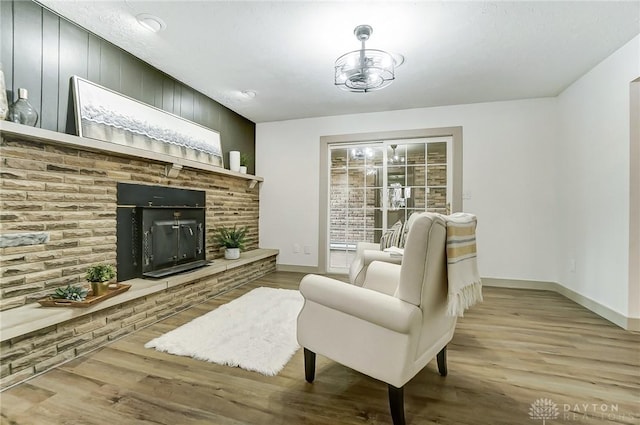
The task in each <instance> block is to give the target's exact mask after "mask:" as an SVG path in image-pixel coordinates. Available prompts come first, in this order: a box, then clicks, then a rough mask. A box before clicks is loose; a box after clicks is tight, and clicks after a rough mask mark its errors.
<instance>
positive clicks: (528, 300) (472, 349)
mask: <svg viewBox="0 0 640 425" xmlns="http://www.w3.org/2000/svg"><path fill="white" fill-rule="evenodd" d="M301 276H302V275H301V274H297V273H282V272H279V273H274V274H271V275H269V276H267V277H265V278H263V279H260V280H258V281H255V282H253V283H251V284H249V285H245V286H244V287H242V288H239V289H235V290H233V291H231V292H229V293H227V294H225V295H223V296H221V297H220V298H218V299H215V300H212V301H209V302H207V303H205V304H201V305H198V306H196V307H193V308H192V309H190V310H188V311H185V312H182V313H180V314H179V315H176V316H173V317H170V318H168V319H166V320H164V321H163V322H161V323H158V324H155V325H152V326H150V327H148V328H146V329H143V330H141V331H138V332H137V333H135V334H132V335H129V336H127V337H125V338H123V339H121V340H119V341H116V342H114V343H112V344H110V345H109V346H107V347H103V348H101V349H99V350H97V351H95V352H93V353H90V354H89V355H86V356H84V357H82V358H79V359H76V360H73V361H72V362H70V363H67V364H66V365H63V366H61V367H59V368H57V369H55V370H52V371H49V372H47V373H45V374H44V375H41V376H39V377H36V378H34V379H32V380H31V381H28V382H27V383H24V384H21V385H19V386H16V387H14V388H11V389H9V390H7V391H5V392H3V393H2V394H1V395H0V397H1V401H0V402H1V405H2V406H1V410H2V424H47V425H50V424H110V425H111V424H118V425H120V424H167V425H181V424H216V425H217V424H220V425H227V424H260V425H262V424H293V425H296V424H324V425H336V424H345V425H349V424H390V423H391V418H390V416H389V411H388V402H387V387H386V385H385V384H383V383H381V382H378V381H375V380H374V379H371V378H369V377H367V376H364V375H361V374H359V373H357V372H354V371H352V370H350V369H347V368H345V367H343V366H341V365H339V364H336V363H334V362H332V361H330V360H328V359H326V358H324V357H322V356H318V359H317V368H316V380H315V382H314V383H313V384H307V383H306V382H305V380H304V371H303V359H302V350H298V352H297V353H296V355H295V356H294V357H293V359H292V360H291V361H290V362H289V364H288V365H287V366H286V367H285V369H284V370H283V371H282V372H281V373H280V374H279V375H278V376H277V377H266V376H262V375H260V374H257V373H254V372H247V371H244V370H241V369H238V368H231V367H227V366H219V365H216V364H212V363H206V362H202V361H198V360H193V359H191V358H185V357H178V356H173V355H169V354H164V353H160V352H157V351H155V350H151V349H145V348H143V345H144V343H146V342H147V341H149V340H150V339H152V338H154V337H156V336H158V335H161V334H163V333H165V332H167V331H169V330H171V329H173V328H175V327H177V326H179V325H182V324H184V323H186V322H188V321H189V320H191V319H192V318H194V317H197V316H199V315H202V314H203V313H205V312H207V311H209V310H211V309H214V308H216V307H217V306H219V305H221V304H223V303H225V302H228V301H230V300H231V299H234V298H237V297H239V296H240V295H242V294H244V293H246V292H248V291H249V290H251V289H253V288H255V287H258V286H273V287H282V288H297V286H298V282H299V280H300V278H301ZM484 295H485V302H484V303H483V304H481V305H479V306H477V307H474V308H473V309H472V310H471V311H469V312H468V313H467V314H465V317H464V318H462V319H460V320H459V321H458V326H457V330H456V334H455V336H454V339H453V341H452V343H451V344H450V345H449V352H448V365H449V375H448V376H447V377H445V378H443V377H440V376H439V375H438V373H437V372H436V366H435V361H434V362H432V363H430V364H429V365H428V366H427V368H425V369H424V370H423V371H421V372H420V373H419V374H418V375H417V376H416V377H415V378H414V379H413V380H412V381H410V382H409V383H408V384H407V385H406V387H405V409H406V417H407V423H408V424H474V425H477V424H491V425H496V424H509V425H512V424H529V425H535V424H542V423H543V422H542V420H541V419H539V420H533V419H532V418H530V417H529V408H530V407H531V404H532V403H533V402H535V401H536V400H538V399H550V400H551V401H552V402H554V403H555V404H556V405H557V407H558V409H559V415H558V418H557V419H554V420H547V421H546V424H547V425H556V424H640V335H639V334H636V333H631V332H627V331H624V330H622V329H620V328H618V327H616V326H615V325H612V324H611V323H609V322H607V321H606V320H604V319H602V318H600V317H598V316H596V315H595V314H593V313H591V312H589V311H588V310H585V309H584V308H582V307H580V306H578V305H576V304H575V303H573V302H572V301H569V300H567V299H566V298H564V297H562V296H560V295H557V294H555V293H551V292H545V291H528V290H513V289H503V288H484ZM203 337H205V336H204V335H203ZM364 355H366V353H365V354H364ZM565 405H566V406H565ZM567 409H568V410H569V411H565V410H567Z"/></svg>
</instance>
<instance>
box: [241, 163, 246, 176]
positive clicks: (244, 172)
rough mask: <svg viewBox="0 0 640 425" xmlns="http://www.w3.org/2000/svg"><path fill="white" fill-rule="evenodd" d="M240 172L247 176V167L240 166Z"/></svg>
mask: <svg viewBox="0 0 640 425" xmlns="http://www.w3.org/2000/svg"><path fill="white" fill-rule="evenodd" d="M240 172H241V173H242V174H247V167H245V166H244V165H241V166H240Z"/></svg>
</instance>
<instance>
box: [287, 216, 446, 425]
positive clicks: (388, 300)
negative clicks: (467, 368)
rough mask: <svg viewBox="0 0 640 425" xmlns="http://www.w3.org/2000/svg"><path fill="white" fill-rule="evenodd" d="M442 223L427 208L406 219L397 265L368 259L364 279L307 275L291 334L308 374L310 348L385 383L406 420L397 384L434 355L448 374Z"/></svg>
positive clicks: (396, 416) (395, 411)
mask: <svg viewBox="0 0 640 425" xmlns="http://www.w3.org/2000/svg"><path fill="white" fill-rule="evenodd" d="M445 240H446V224H445V222H444V220H443V219H442V218H441V217H440V216H438V215H436V214H431V213H422V214H419V215H418V216H417V217H416V218H415V220H413V223H412V225H411V228H410V230H409V234H408V237H407V241H406V244H405V251H404V257H403V260H402V264H401V265H397V264H391V263H388V262H381V261H374V262H372V263H370V264H369V267H368V270H367V272H366V277H365V278H364V282H363V285H362V286H361V287H360V286H357V285H350V284H346V283H344V282H340V281H337V280H333V279H330V278H327V277H324V276H318V275H307V276H305V277H304V278H303V279H302V281H301V282H300V292H301V293H302V295H303V296H304V299H305V302H304V306H303V308H302V310H301V312H300V314H299V316H298V331H297V332H298V342H299V344H300V345H301V346H302V347H304V361H305V377H306V380H307V381H308V382H313V380H314V377H315V356H316V353H318V354H321V355H324V356H326V357H328V358H330V359H332V360H334V361H336V362H338V363H341V364H343V365H345V366H347V367H350V368H352V369H355V370H357V371H359V372H361V373H364V374H366V375H368V376H371V377H372V378H375V379H378V380H381V381H383V382H385V383H387V384H388V391H389V404H390V408H391V416H392V418H393V423H394V424H395V425H402V424H404V423H405V419H404V401H403V387H404V385H405V384H406V383H407V382H408V381H409V380H410V379H411V378H413V377H414V376H415V375H416V374H417V373H418V372H420V371H421V370H422V369H423V368H424V367H425V366H426V365H427V363H429V362H430V361H431V360H432V359H433V358H434V357H437V361H438V370H439V372H440V374H441V375H442V376H445V375H446V374H447V365H446V347H447V344H448V343H449V341H451V339H452V338H453V333H454V329H455V325H456V319H457V317H455V316H453V317H452V316H449V315H447V260H446V252H445Z"/></svg>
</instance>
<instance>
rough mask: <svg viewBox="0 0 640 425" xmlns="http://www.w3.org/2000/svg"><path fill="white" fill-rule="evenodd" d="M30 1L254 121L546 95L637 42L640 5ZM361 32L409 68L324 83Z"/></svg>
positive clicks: (578, 3) (619, 3)
mask: <svg viewBox="0 0 640 425" xmlns="http://www.w3.org/2000/svg"><path fill="white" fill-rule="evenodd" d="M39 3H41V4H43V5H44V6H46V7H48V8H50V9H52V10H53V11H55V12H57V13H58V14H60V15H62V16H64V17H66V18H68V19H70V20H71V21H74V22H76V23H78V24H79V25H81V26H82V27H84V28H86V29H88V30H90V31H92V32H94V33H96V34H98V35H99V36H101V37H103V38H105V39H107V40H109V41H111V42H112V43H114V44H116V45H117V46H120V47H122V48H123V49H125V50H127V51H129V52H131V53H132V54H134V55H135V56H138V57H139V58H141V59H143V60H145V61H146V62H148V63H150V64H152V65H154V66H155V67H157V68H159V69H161V70H163V71H164V72H166V73H168V74H170V75H172V76H173V77H175V78H177V79H179V80H181V81H183V82H184V83H186V84H188V85H190V86H192V87H194V88H195V89H197V90H199V91H201V92H203V93H205V94H207V95H208V96H210V97H212V98H213V99H215V100H217V101H218V102H220V103H222V104H224V105H225V106H227V107H229V108H231V109H232V110H234V111H236V112H238V113H240V114H241V115H243V116H245V117H247V118H249V119H251V120H252V121H255V122H266V121H279V120H287V119H294V118H306V117H316V116H326V115H341V114H351V113H360V112H374V111H386V110H395V109H407V108H416V107H429V106H441V105H454V104H466V103H476V102H488V101H498V100H510V99H521V98H535V97H546V96H555V95H557V94H558V93H560V92H561V91H562V90H563V89H564V88H566V87H567V86H568V85H570V84H571V83H572V82H574V81H575V80H576V79H578V78H579V77H580V76H581V75H583V74H584V73H586V72H587V71H589V70H590V69H591V68H592V67H593V66H595V65H596V64H597V63H598V62H600V61H601V60H603V59H604V58H606V57H607V56H608V55H610V54H611V53H613V52H614V51H615V50H616V49H618V48H619V47H620V46H622V45H623V44H624V43H626V42H627V41H629V40H630V39H632V38H633V37H634V36H635V35H636V34H638V33H640V1H624V2H615V1H605V2H592V1H568V2H563V1H553V2H521V1H519V2H481V1H473V2H436V1H430V2H427V1H424V2H423V1H412V2H406V1H382V2H381V1H378V2H362V1H344V2H320V1H278V2H270V1H257V2H247V1H133V0H125V1H68V0H66V1H50V0H43V1H40V2H39ZM139 13H150V14H154V15H157V16H159V17H160V18H162V19H163V20H164V21H165V22H166V24H167V28H166V29H165V30H164V31H162V32H160V33H157V34H156V33H152V32H149V31H147V30H145V29H143V28H142V27H141V26H140V25H138V23H137V22H136V20H135V15H137V14H139ZM358 24H369V25H371V26H373V34H372V36H371V39H370V40H369V42H368V43H367V47H368V48H378V49H383V50H388V51H391V52H394V53H400V54H402V55H404V56H405V58H406V61H405V63H404V65H402V66H401V67H400V68H399V69H398V70H397V72H396V81H395V82H394V83H393V84H392V85H391V86H389V87H387V88H385V89H383V90H380V91H376V92H370V93H364V94H362V93H349V92H344V91H341V90H339V89H337V88H336V87H334V85H333V64H334V61H335V59H336V58H337V57H338V56H340V55H341V54H343V53H345V52H347V51H351V50H356V49H358V48H359V43H358V42H357V40H356V39H355V37H354V36H353V29H354V28H355V26H356V25H358ZM243 90H252V91H255V92H256V93H257V95H256V97H255V98H253V99H246V98H245V97H243V96H242V95H241V94H240V92H241V91H243Z"/></svg>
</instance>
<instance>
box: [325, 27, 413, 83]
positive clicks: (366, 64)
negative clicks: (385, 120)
mask: <svg viewBox="0 0 640 425" xmlns="http://www.w3.org/2000/svg"><path fill="white" fill-rule="evenodd" d="M372 31H373V29H372V28H371V27H370V26H368V25H359V26H357V27H356V29H355V30H354V33H355V34H356V37H357V38H358V40H359V41H361V42H362V48H361V49H360V50H354V51H352V52H349V53H345V54H344V55H342V56H340V57H339V58H338V59H336V62H335V66H334V71H335V73H334V84H335V85H336V86H338V87H339V88H341V89H343V90H346V91H352V92H359V93H366V92H369V91H374V90H380V89H382V88H384V87H387V86H388V85H389V84H391V83H392V82H393V80H394V79H395V67H396V66H397V63H396V59H395V58H394V56H393V55H392V54H390V53H387V52H385V51H383V50H376V49H365V45H364V44H365V41H367V40H368V39H369V36H370V35H371V32H372ZM398 56H399V57H402V55H398ZM403 59H404V58H403Z"/></svg>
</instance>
